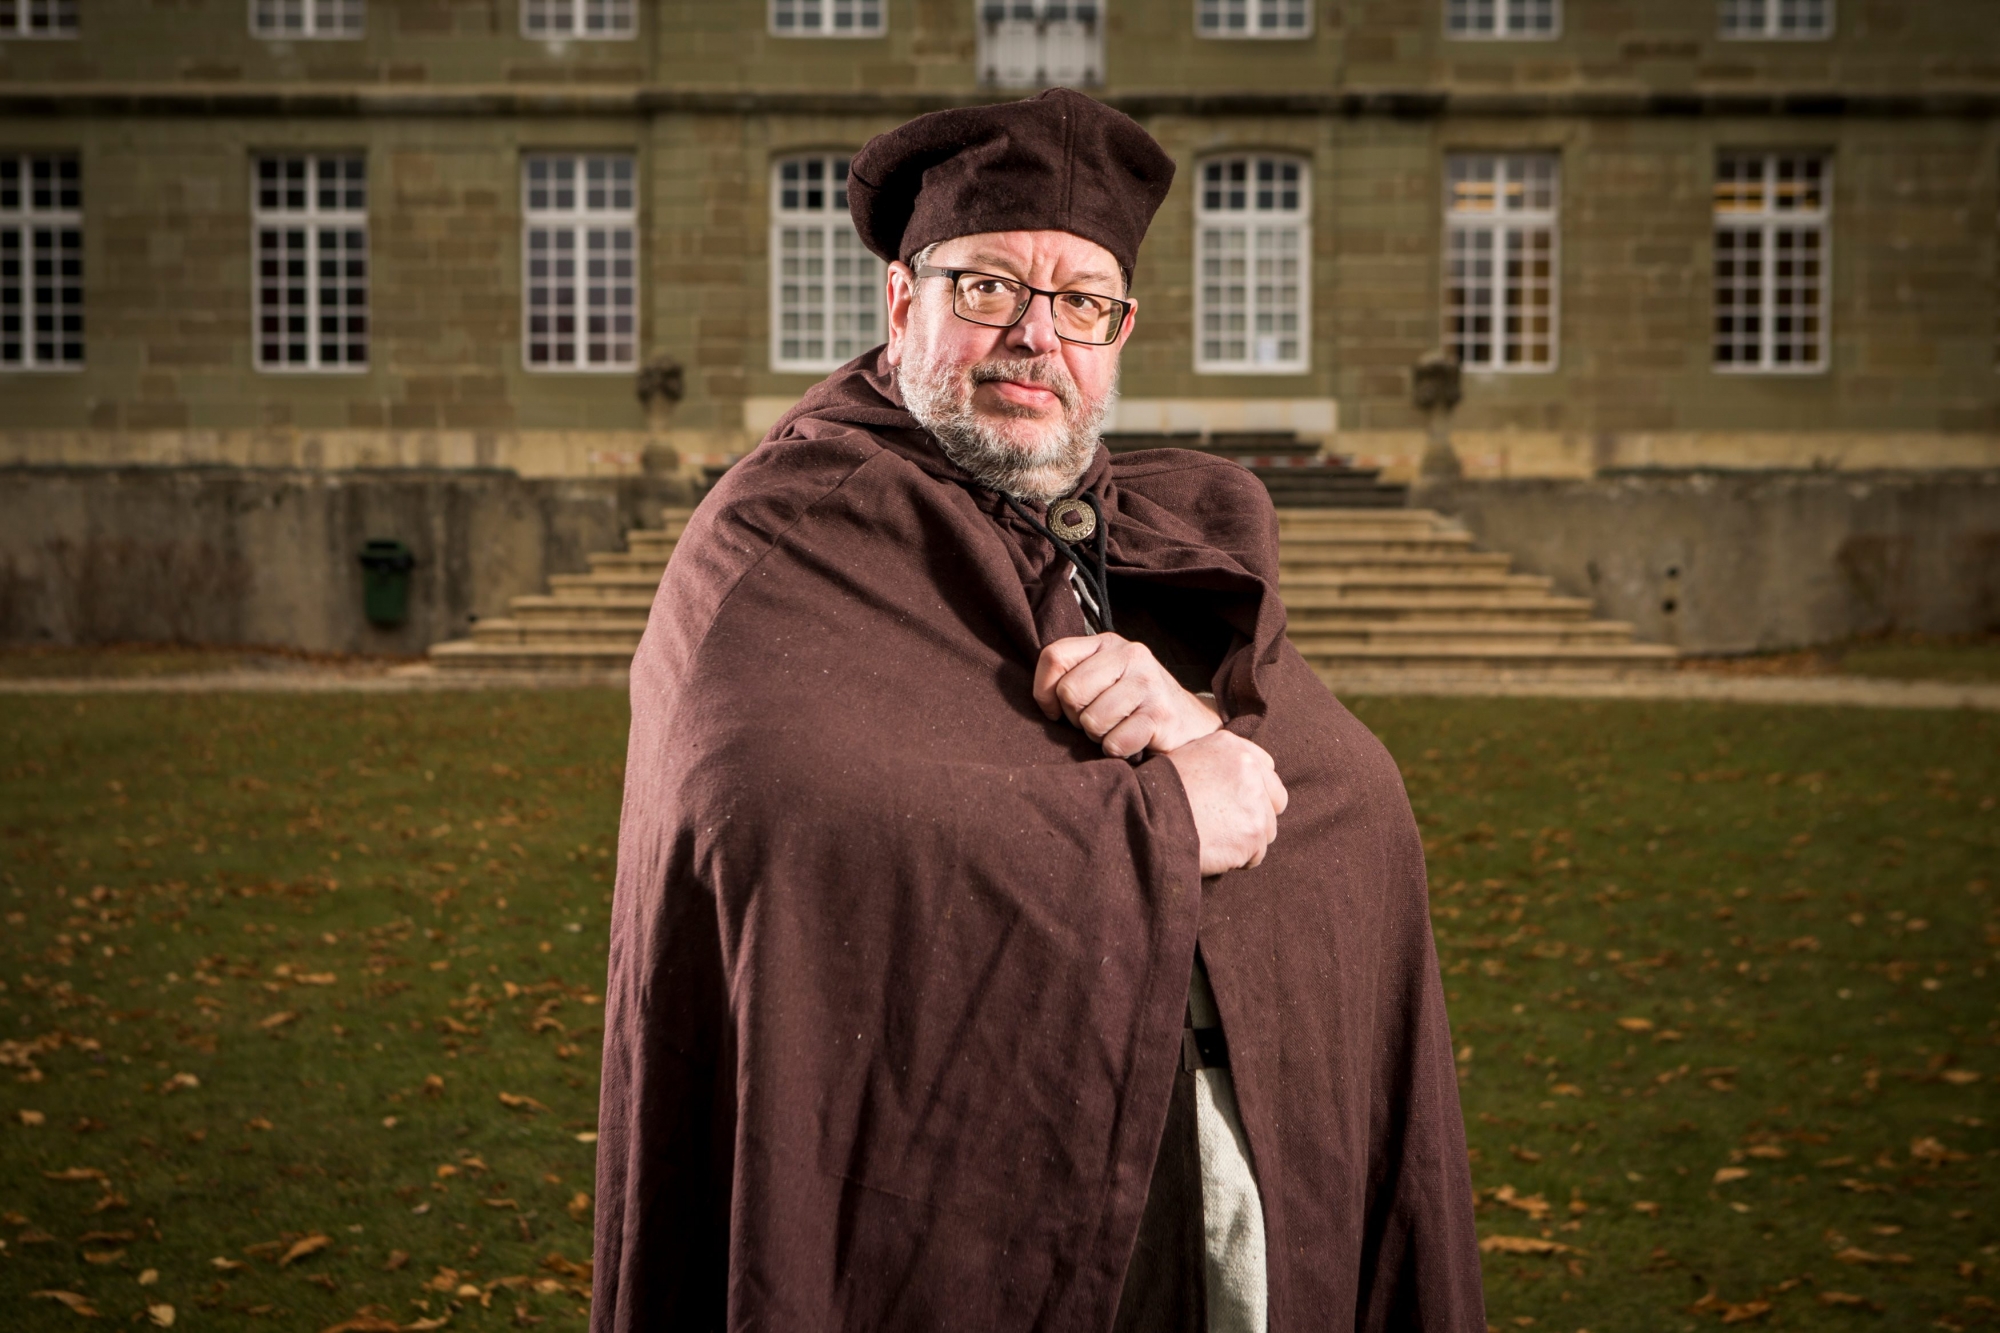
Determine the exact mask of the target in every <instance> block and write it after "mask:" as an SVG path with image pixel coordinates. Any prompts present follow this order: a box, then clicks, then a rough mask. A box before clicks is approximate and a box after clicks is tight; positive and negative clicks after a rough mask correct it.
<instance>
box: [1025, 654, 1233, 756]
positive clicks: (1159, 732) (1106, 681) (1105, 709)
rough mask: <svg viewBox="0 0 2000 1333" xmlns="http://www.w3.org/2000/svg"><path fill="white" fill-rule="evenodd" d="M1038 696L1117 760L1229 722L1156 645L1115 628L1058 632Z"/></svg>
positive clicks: (1039, 668)
mask: <svg viewBox="0 0 2000 1333" xmlns="http://www.w3.org/2000/svg"><path fill="white" fill-rule="evenodd" d="M1035 702H1036V703H1037V704H1040V705H1041V709H1042V712H1043V713H1044V714H1045V715H1047V716H1048V718H1049V719H1050V720H1051V721H1053V720H1054V719H1056V718H1058V717H1067V718H1068V719H1069V720H1070V722H1071V723H1072V724H1073V725H1075V726H1077V727H1079V728H1081V729H1082V731H1083V733H1084V734H1085V735H1086V736H1089V737H1090V739H1092V740H1094V741H1096V742H1098V743H1099V744H1100V745H1102V746H1103V747H1104V753H1106V754H1108V755H1110V756H1111V757H1112V758H1113V759H1126V758H1129V757H1131V756H1132V755H1135V754H1138V753H1139V752H1140V751H1142V750H1151V751H1153V753H1155V754H1166V753H1168V752H1169V751H1173V750H1178V749H1179V748H1180V747H1181V746H1183V745H1186V744H1188V743H1189V742H1190V741H1194V740H1198V739H1200V738H1201V737H1203V736H1206V735H1208V734H1209V733H1210V732H1212V731H1214V730H1215V729H1216V728H1218V727H1220V726H1221V725H1222V719H1221V718H1220V717H1218V716H1216V712H1215V709H1214V708H1212V707H1211V706H1210V705H1208V704H1206V703H1204V702H1203V701H1202V700H1201V699H1199V698H1197V697H1196V696H1195V695H1192V694H1190V693H1188V692H1187V691H1186V690H1184V689H1182V688H1181V687H1180V684H1179V682H1177V681H1176V680H1175V679H1174V678H1173V677H1172V676H1171V675H1169V674H1168V673H1167V669H1166V668H1165V667H1163V666H1161V665H1160V663H1159V660H1158V659H1157V658H1155V657H1154V656H1153V653H1152V650H1151V649H1149V648H1147V647H1146V645H1145V644H1143V643H1133V642H1132V641H1131V640H1129V639H1122V638H1120V637H1118V636H1117V635H1116V634H1090V635H1079V636H1077V637H1076V638H1071V639H1057V640H1056V641H1055V642H1054V643H1052V644H1050V645H1049V646H1048V647H1046V648H1044V649H1042V656H1041V660H1040V661H1038V662H1037V663H1036V664H1035Z"/></svg>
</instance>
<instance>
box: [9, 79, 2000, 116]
mask: <svg viewBox="0 0 2000 1333" xmlns="http://www.w3.org/2000/svg"><path fill="white" fill-rule="evenodd" d="M1097 95H1098V96H1100V97H1102V98H1103V100H1104V101H1106V102H1108V103H1110V104H1111V105H1112V106H1115V107H1117V108H1119V109H1120V110H1122V111H1125V112H1127V113H1128V114H1131V115H1133V116H1138V117H1142V118H1144V117H1157V116H1281V117H1284V116H1296V117H1309V118H1351V119H1358V118H1364V117H1385V118H1392V119H1407V120H1435V119H1442V118H1446V117H1481V118H1514V119H1533V118H1541V117H1550V116H1572V117H1575V116H1581V117H1606V118H1644V117H1655V118H1696V117H1744V118H1758V117H1764V118H1773V117H1786V118H1793V117H1805V118H1823V117H1865V118H1876V119H1917V118H1986V117H1992V116H1996V115H2000V89H1961V90H1926V91H1923V92H1909V91H1885V92H1854V91H1841V90H1833V89H1824V88H1769V89H1758V90H1748V89H1734V90H1700V89H1695V90H1678V91H1671V92H1669V91H1661V90H1646V89H1569V90H1550V91H1490V90H1481V91H1476V92H1461V91H1456V90H1444V89H1427V88H1349V89H1343V90H1340V91H1328V92H1247V91H1233V92H1187V91H1167V90H1161V91H1147V90H1145V89H1129V90H1120V91H1117V92H1101V93H1099V94H1097ZM1000 96H1001V95H1000V94H994V93H990V92H964V93H950V92H915V91H894V92H876V91H853V92H842V91H824V92H812V91H779V90H754V91H753V90H741V91H730V90H720V89H718V90H694V89H681V88H663V87H653V86H642V85H635V84H620V85H608V86H591V85H577V84H458V85H438V84H357V83H331V82H329V83H315V84H299V83H286V84H261V85H260V84H235V83H232V84H197V83H171V84H169V83H158V84H143V83H46V84H40V85H24V84H19V83H17V84H14V85H12V86H11V87H7V88H4V89H0V115H6V116H14V117H61V116H78V115H96V116H191V117H213V116H234V117H300V116H305V117H323V118H336V117H369V116H439V117H445V116H521V117H584V118H588V117H614V118H616V117H642V116H651V115H661V114H669V115H670V114H691V115H754V114H769V115H814V116H829V115H834V116H863V117H908V116H913V115H917V114H920V113H922V112H925V111H936V110H939V109H942V108H945V107H954V106H971V105H978V104H981V103H985V102H990V101H994V100H997V99H998V98H999V97H1000Z"/></svg>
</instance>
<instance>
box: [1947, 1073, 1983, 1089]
mask: <svg viewBox="0 0 2000 1333" xmlns="http://www.w3.org/2000/svg"><path fill="white" fill-rule="evenodd" d="M1938 1077H1939V1078H1941V1079H1943V1080H1944V1081H1945V1082H1947V1083H1952V1084H1956V1085H1957V1086H1959V1087H1961V1088H1962V1087H1964V1086H1965V1085H1966V1084H1968V1083H1977V1082H1978V1081H1979V1071H1978V1070H1977V1069H1947V1070H1945V1071H1944V1072H1943V1073H1942V1074H1939V1075H1938Z"/></svg>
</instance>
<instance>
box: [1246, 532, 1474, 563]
mask: <svg viewBox="0 0 2000 1333" xmlns="http://www.w3.org/2000/svg"><path fill="white" fill-rule="evenodd" d="M1375 555H1387V556H1400V555H1479V556H1483V557H1485V561H1486V563H1488V564H1491V563H1493V562H1494V559H1495V557H1496V556H1497V557H1498V559H1499V560H1500V561H1501V562H1504V563H1507V564H1511V563H1513V561H1512V560H1511V559H1510V558H1509V557H1508V556H1506V555H1504V554H1502V553H1499V552H1491V551H1474V550H1473V549H1472V536H1471V534H1470V533H1464V532H1436V531H1429V532H1381V533H1374V532H1325V533H1321V532H1314V533H1307V534H1303V535H1294V534H1292V533H1289V532H1288V533H1286V534H1285V535H1284V536H1283V537H1280V538H1279V539H1278V558H1279V559H1280V560H1284V561H1289V562H1291V563H1293V564H1302V563H1304V562H1306V561H1308V560H1325V561H1328V562H1330V563H1335V564H1337V563H1340V562H1342V561H1345V560H1350V559H1354V558H1356V557H1360V556H1375Z"/></svg>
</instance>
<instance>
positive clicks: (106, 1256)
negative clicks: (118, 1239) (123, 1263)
mask: <svg viewBox="0 0 2000 1333" xmlns="http://www.w3.org/2000/svg"><path fill="white" fill-rule="evenodd" d="M124 1257H125V1251H123V1250H85V1251H84V1252H83V1261H84V1262H85V1263H87V1264H115V1263H117V1262H118V1261H119V1260H120V1259H123V1258H124Z"/></svg>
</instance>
